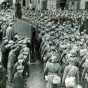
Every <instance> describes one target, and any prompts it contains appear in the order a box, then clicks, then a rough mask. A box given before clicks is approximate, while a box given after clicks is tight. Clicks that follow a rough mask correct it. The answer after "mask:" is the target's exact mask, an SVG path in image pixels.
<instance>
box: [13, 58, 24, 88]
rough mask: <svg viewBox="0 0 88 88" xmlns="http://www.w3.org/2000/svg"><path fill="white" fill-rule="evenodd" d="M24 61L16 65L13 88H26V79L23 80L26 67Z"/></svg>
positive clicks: (21, 60)
mask: <svg viewBox="0 0 88 88" xmlns="http://www.w3.org/2000/svg"><path fill="white" fill-rule="evenodd" d="M23 61H24V60H23V59H22V58H20V59H18V62H17V63H16V64H15V65H14V68H13V69H14V75H13V88H24V86H25V85H24V84H25V81H24V78H23V75H22V74H23V71H24V65H23Z"/></svg>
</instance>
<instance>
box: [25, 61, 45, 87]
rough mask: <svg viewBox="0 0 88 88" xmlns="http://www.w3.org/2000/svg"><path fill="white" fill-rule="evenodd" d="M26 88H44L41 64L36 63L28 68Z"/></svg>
mask: <svg viewBox="0 0 88 88" xmlns="http://www.w3.org/2000/svg"><path fill="white" fill-rule="evenodd" d="M27 88H46V83H45V81H44V79H43V66H42V64H40V63H37V64H32V65H31V66H30V77H29V78H28V80H27Z"/></svg>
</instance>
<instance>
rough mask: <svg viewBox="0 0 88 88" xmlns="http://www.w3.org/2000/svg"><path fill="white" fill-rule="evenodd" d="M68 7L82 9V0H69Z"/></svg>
mask: <svg viewBox="0 0 88 88" xmlns="http://www.w3.org/2000/svg"><path fill="white" fill-rule="evenodd" d="M66 7H67V9H69V10H77V9H80V0H67V2H66Z"/></svg>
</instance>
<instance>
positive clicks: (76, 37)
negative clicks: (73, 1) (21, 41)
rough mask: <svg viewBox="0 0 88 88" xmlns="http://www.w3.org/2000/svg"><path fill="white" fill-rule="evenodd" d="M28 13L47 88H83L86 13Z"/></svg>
mask: <svg viewBox="0 0 88 88" xmlns="http://www.w3.org/2000/svg"><path fill="white" fill-rule="evenodd" d="M29 12H30V13H29ZM29 12H28V10H27V13H26V12H25V15H26V16H28V17H29V19H30V21H31V23H32V24H34V25H37V28H36V34H35V36H36V37H35V38H36V41H37V42H36V41H34V42H35V45H36V43H37V45H38V46H37V47H38V48H36V49H37V51H39V53H40V55H41V61H43V62H44V76H45V79H46V80H47V88H62V87H66V88H87V87H88V81H87V78H88V76H87V74H88V73H87V70H88V66H87V64H88V62H87V55H88V53H87V51H88V50H87V47H88V45H87V41H88V40H87V39H88V35H87V34H86V33H87V21H86V20H87V18H88V16H87V11H78V13H77V11H68V10H63V11H61V10H59V12H56V13H51V14H47V11H45V12H39V13H38V14H37V15H36V13H35V12H31V11H29ZM85 21H86V22H85ZM84 22H85V23H86V24H85V23H84ZM83 25H84V26H83ZM38 43H39V44H38Z"/></svg>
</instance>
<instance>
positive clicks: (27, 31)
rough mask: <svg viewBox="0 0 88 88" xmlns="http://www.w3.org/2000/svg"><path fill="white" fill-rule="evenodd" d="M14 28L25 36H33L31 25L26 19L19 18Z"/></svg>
mask: <svg viewBox="0 0 88 88" xmlns="http://www.w3.org/2000/svg"><path fill="white" fill-rule="evenodd" d="M14 30H15V31H16V32H17V33H19V34H21V35H23V36H24V35H25V36H27V37H29V38H31V33H32V32H31V25H30V24H29V23H28V22H26V21H24V20H18V19H17V22H16V23H15V25H14Z"/></svg>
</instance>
